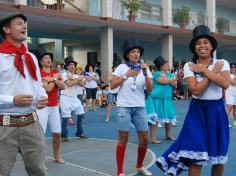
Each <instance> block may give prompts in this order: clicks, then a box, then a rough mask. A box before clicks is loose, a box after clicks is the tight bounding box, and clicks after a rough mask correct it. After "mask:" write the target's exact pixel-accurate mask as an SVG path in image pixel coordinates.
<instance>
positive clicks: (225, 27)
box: [216, 17, 236, 35]
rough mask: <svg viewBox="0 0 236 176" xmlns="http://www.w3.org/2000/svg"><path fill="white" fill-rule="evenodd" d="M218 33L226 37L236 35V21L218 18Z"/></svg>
mask: <svg viewBox="0 0 236 176" xmlns="http://www.w3.org/2000/svg"><path fill="white" fill-rule="evenodd" d="M216 32H218V33H221V34H226V35H236V21H235V20H230V19H225V18H223V17H216Z"/></svg>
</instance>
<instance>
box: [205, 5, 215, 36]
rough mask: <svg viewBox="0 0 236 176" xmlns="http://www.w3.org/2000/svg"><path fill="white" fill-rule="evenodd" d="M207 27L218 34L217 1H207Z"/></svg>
mask: <svg viewBox="0 0 236 176" xmlns="http://www.w3.org/2000/svg"><path fill="white" fill-rule="evenodd" d="M206 11H207V25H208V27H209V28H210V30H211V32H216V25H215V24H216V0H206Z"/></svg>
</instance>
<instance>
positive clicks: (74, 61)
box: [66, 61, 78, 67]
mask: <svg viewBox="0 0 236 176" xmlns="http://www.w3.org/2000/svg"><path fill="white" fill-rule="evenodd" d="M70 63H74V64H75V67H76V66H77V64H78V63H77V62H75V61H70V62H67V63H66V66H68V65H69V64H70Z"/></svg>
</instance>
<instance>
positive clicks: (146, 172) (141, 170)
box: [135, 167, 152, 176]
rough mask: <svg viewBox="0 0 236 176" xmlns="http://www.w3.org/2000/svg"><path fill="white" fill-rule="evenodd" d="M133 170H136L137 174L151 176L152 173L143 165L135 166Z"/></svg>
mask: <svg viewBox="0 0 236 176" xmlns="http://www.w3.org/2000/svg"><path fill="white" fill-rule="evenodd" d="M135 170H136V171H137V173H138V174H142V175H145V176H151V175H152V173H151V172H149V171H148V170H147V169H145V168H144V167H141V168H135Z"/></svg>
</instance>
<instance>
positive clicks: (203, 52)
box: [156, 25, 230, 176]
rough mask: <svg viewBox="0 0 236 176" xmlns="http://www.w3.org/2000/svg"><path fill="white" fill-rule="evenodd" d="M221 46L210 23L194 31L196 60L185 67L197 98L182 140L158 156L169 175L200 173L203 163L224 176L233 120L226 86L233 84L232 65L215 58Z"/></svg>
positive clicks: (196, 175)
mask: <svg viewBox="0 0 236 176" xmlns="http://www.w3.org/2000/svg"><path fill="white" fill-rule="evenodd" d="M216 47H217V41H216V39H215V38H214V37H213V36H211V33H210V30H209V28H208V27H207V26H204V25H200V26H197V27H196V28H195V29H194V30H193V39H192V40H191V41H190V44H189V48H190V51H191V52H192V53H193V55H194V56H193V60H192V62H189V63H186V64H185V66H184V77H185V79H186V81H187V84H188V86H189V90H190V92H191V93H192V94H193V99H192V100H191V102H190V105H189V110H188V112H187V115H186V118H185V121H184V124H183V128H182V130H181V132H180V134H179V137H178V139H177V140H176V141H175V142H174V143H173V144H172V145H171V147H170V148H169V149H168V150H167V151H166V152H165V153H164V154H163V155H162V156H161V157H159V158H158V159H157V161H156V164H157V166H158V167H159V168H161V169H162V170H163V171H164V172H165V174H172V175H179V174H180V173H181V171H183V170H188V175H189V176H200V175H201V168H202V165H205V164H211V165H213V166H212V170H211V175H212V176H221V175H223V171H224V164H225V163H226V161H227V151H228V146H229V127H228V125H229V123H228V118H227V114H226V112H225V108H224V102H223V98H222V88H223V89H225V88H227V87H228V86H229V83H230V79H229V64H228V62H227V61H225V60H217V59H214V58H213V56H212V55H213V52H214V51H215V49H216Z"/></svg>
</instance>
